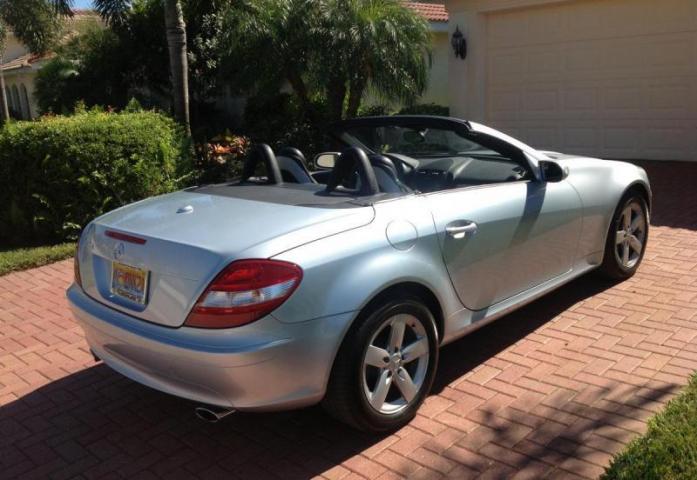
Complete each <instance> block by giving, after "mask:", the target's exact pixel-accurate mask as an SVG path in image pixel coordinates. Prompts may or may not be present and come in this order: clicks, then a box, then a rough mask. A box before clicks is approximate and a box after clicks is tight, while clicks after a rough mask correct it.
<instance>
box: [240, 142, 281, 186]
mask: <svg viewBox="0 0 697 480" xmlns="http://www.w3.org/2000/svg"><path fill="white" fill-rule="evenodd" d="M260 163H262V164H263V165H264V167H265V169H266V178H267V181H266V183H268V184H272V185H273V184H281V183H283V176H282V175H281V169H280V168H279V167H278V160H276V155H274V153H273V150H271V147H269V146H268V145H267V144H265V143H260V144H258V145H256V146H255V147H254V148H253V149H252V151H251V152H250V153H249V157H247V161H246V162H244V168H243V170H242V178H241V179H240V180H241V181H242V182H246V181H248V180H249V179H250V178H252V177H253V176H254V173H255V172H256V170H257V167H258V166H259V164H260Z"/></svg>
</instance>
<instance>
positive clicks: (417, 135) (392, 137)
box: [341, 125, 495, 157]
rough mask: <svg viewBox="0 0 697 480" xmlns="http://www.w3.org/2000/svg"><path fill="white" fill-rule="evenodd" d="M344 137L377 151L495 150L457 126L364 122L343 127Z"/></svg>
mask: <svg viewBox="0 0 697 480" xmlns="http://www.w3.org/2000/svg"><path fill="white" fill-rule="evenodd" d="M341 139H342V140H343V141H344V142H346V143H348V144H349V145H351V146H358V147H367V148H368V149H370V150H372V151H373V152H375V153H399V154H403V155H408V156H412V157H428V156H448V155H463V154H485V155H486V154H495V152H493V151H491V150H489V149H486V148H484V147H482V145H479V144H477V143H475V142H473V141H471V140H468V139H467V138H466V137H464V136H463V134H462V133H460V132H457V131H455V130H447V129H442V128H430V127H421V126H399V125H382V126H373V125H364V126H352V127H349V128H346V129H344V130H343V132H342V134H341Z"/></svg>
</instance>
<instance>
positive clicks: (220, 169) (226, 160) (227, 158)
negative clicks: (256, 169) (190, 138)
mask: <svg viewBox="0 0 697 480" xmlns="http://www.w3.org/2000/svg"><path fill="white" fill-rule="evenodd" d="M248 148H249V139H247V138H245V137H239V136H237V135H234V134H232V133H230V132H229V131H226V132H225V133H223V134H221V135H217V136H215V137H213V138H212V139H210V141H208V142H206V143H204V144H202V145H199V146H197V148H196V150H197V153H198V155H197V159H196V174H197V175H196V176H197V177H198V181H199V182H200V183H219V182H224V181H226V180H228V179H231V178H234V177H239V176H240V175H241V174H242V167H243V165H244V159H245V156H246V155H247V150H248Z"/></svg>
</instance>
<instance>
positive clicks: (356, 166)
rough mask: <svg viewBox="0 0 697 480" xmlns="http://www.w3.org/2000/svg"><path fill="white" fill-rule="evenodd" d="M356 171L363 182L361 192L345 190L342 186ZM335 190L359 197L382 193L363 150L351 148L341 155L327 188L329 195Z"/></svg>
mask: <svg viewBox="0 0 697 480" xmlns="http://www.w3.org/2000/svg"><path fill="white" fill-rule="evenodd" d="M356 171H357V172H358V177H359V178H360V180H361V188H360V190H348V189H346V188H343V187H342V186H341V184H342V183H344V182H345V181H346V180H348V179H350V177H351V175H353V173H354V172H356ZM335 190H336V191H340V192H344V193H356V194H359V195H375V194H377V193H379V192H380V188H379V187H378V181H377V180H376V178H375V172H374V171H373V167H372V165H371V164H370V160H369V159H368V156H367V155H366V154H365V152H364V151H363V149H361V148H359V147H351V148H349V149H347V150H344V151H343V152H341V155H339V157H338V158H337V159H336V163H335V165H334V168H333V169H332V174H331V176H330V177H329V180H328V181H327V188H326V191H327V193H330V192H332V191H335Z"/></svg>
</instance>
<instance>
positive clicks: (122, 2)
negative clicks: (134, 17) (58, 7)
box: [58, 0, 133, 25]
mask: <svg viewBox="0 0 697 480" xmlns="http://www.w3.org/2000/svg"><path fill="white" fill-rule="evenodd" d="M58 1H61V0H58ZM132 3H133V2H132V1H131V0H94V9H95V10H96V11H97V13H99V16H100V17H102V18H103V19H104V21H105V22H107V23H108V24H110V25H116V24H120V23H123V21H124V20H125V19H126V15H127V14H128V12H129V11H130V10H131V6H132Z"/></svg>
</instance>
